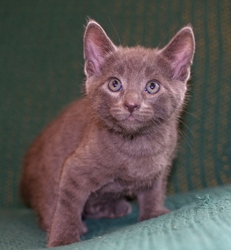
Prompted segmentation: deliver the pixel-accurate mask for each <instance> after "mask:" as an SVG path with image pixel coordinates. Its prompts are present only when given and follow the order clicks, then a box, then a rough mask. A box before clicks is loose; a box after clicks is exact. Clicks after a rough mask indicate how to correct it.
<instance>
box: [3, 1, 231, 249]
mask: <svg viewBox="0 0 231 250" xmlns="http://www.w3.org/2000/svg"><path fill="white" fill-rule="evenodd" d="M86 17H91V18H93V19H95V20H96V21H98V22H99V23H100V24H101V25H102V26H103V27H104V29H105V30H106V32H107V33H108V35H109V36H110V37H111V38H112V40H113V41H114V42H115V44H122V45H124V46H133V45H137V44H141V45H144V46H148V47H156V46H158V47H162V46H164V45H165V44H166V43H167V42H168V41H169V39H170V38H171V37H172V36H173V35H174V34H175V33H176V32H177V31H178V30H179V29H180V28H181V27H183V26H184V25H186V24H188V23H191V24H192V26H193V28H194V32H195V36H196V54H195V59H194V64H193V67H192V77H191V80H190V83H189V85H190V92H189V95H190V96H191V97H190V101H189V103H188V106H187V108H186V110H185V112H184V115H183V118H182V123H181V127H180V131H181V134H182V136H181V139H180V142H179V151H178V152H179V153H178V157H177V159H176V160H175V162H174V167H173V171H172V175H171V176H170V183H169V188H168V194H169V195H170V197H169V199H168V201H167V203H168V204H169V206H170V207H171V208H172V209H174V212H173V213H170V214H168V215H164V216H162V217H159V218H157V219H153V220H150V221H147V222H143V223H140V224H137V223H136V217H137V209H138V208H137V206H136V204H135V203H134V212H133V213H132V214H131V215H130V216H128V217H126V218H122V219H116V220H99V221H94V220H93V221H88V222H87V223H88V226H89V229H90V230H89V232H88V234H87V235H86V236H84V238H83V239H89V240H88V241H83V242H82V243H77V244H74V245H72V246H66V247H63V249H77V248H78V249H100V250H101V249H154V247H156V248H155V249H177V250H178V249H182V250H183V249H229V247H228V246H230V247H231V242H230V240H229V237H228V234H229V235H230V230H231V229H230V228H231V226H229V225H230V224H231V223H229V222H230V219H231V218H230V208H231V207H230V205H231V204H230V203H231V198H229V197H230V192H231V188H230V187H229V186H225V185H226V184H229V183H231V133H230V129H231V108H230V107H231V98H230V96H231V50H230V47H231V2H230V1H229V0H220V1H218V0H214V1H206V0H205V1H200V0H195V1H190V0H189V1H184V0H179V1H171V0H159V1H157V0H143V1H141V0H127V1H123V0H117V1H94V0H86V1H84V0H68V1H66V0H49V1H47V0H39V1H37V0H30V1H28V0H20V1H17V0H1V1H0V249H36V248H37V249H39V248H44V247H45V240H46V236H45V233H44V232H43V231H41V230H40V229H38V228H37V224H36V222H35V217H34V214H33V213H32V212H31V211H30V210H28V209H27V208H25V207H24V206H23V204H22V203H21V202H20V200H19V195H18V183H19V179H20V168H21V162H22V157H23V154H24V153H25V151H26V149H27V148H28V146H29V144H30V142H31V141H32V140H33V138H34V137H35V136H36V135H37V134H38V133H39V132H40V131H41V130H42V128H43V127H44V126H45V125H46V124H47V123H48V122H49V121H50V120H52V119H53V118H54V117H55V116H56V115H57V114H58V113H59V112H60V110H61V109H62V108H63V107H64V106H65V105H67V104H68V103H70V102H71V101H73V100H74V99H76V98H78V97H79V96H80V95H81V86H82V83H83V79H84V75H83V73H82V72H83V53H82V35H83V31H84V29H83V25H85V23H86ZM216 186H220V187H219V188H215V189H212V188H211V187H216ZM205 188H207V189H205ZM192 190H198V191H193V192H192V193H187V194H183V195H182V194H180V193H182V192H187V191H192ZM173 194H174V195H173ZM172 195H173V196H172ZM175 227H176V228H175ZM217 235H219V237H218V236H217ZM94 237H96V238H94ZM131 246H132V248H130V247H131ZM61 249H62V248H61Z"/></svg>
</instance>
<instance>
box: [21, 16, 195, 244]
mask: <svg viewBox="0 0 231 250" xmlns="http://www.w3.org/2000/svg"><path fill="white" fill-rule="evenodd" d="M194 47H195V42H194V35H193V31H192V29H191V27H190V26H186V27H184V28H183V29H181V30H180V31H179V32H178V33H177V34H176V35H175V36H174V38H173V39H172V40H171V41H170V42H169V44H168V45H167V46H166V47H164V48H163V49H161V50H159V49H146V48H143V47H140V46H138V47H134V48H123V47H117V46H115V45H114V44H113V43H112V41H111V40H110V39H109V37H108V36H107V35H106V33H105V31H104V30H103V29H102V27H101V26H100V25H99V24H98V23H96V22H95V21H93V20H90V21H89V22H88V24H87V27H86V30H85V35H84V59H85V68H84V72H85V74H86V83H85V88H86V95H85V96H84V97H83V98H82V99H80V100H78V101H76V102H74V103H72V104H71V105H70V106H68V107H67V108H66V109H65V110H64V111H63V112H62V113H61V115H59V116H58V117H57V118H56V119H55V120H54V121H53V122H52V123H51V124H50V125H48V126H47V128H46V129H45V130H44V131H43V133H42V134H41V135H40V136H39V137H38V138H37V139H36V140H35V141H34V142H33V144H32V145H31V147H30V149H29V151H28V152H27V154H26V156H25V161H24V166H23V176H22V182H21V194H22V197H23V199H24V200H25V201H26V202H27V203H28V204H29V205H30V206H31V207H32V208H33V209H34V210H35V211H36V213H37V215H38V218H39V222H40V225H41V227H42V228H43V229H44V230H46V231H47V232H48V246H49V247H53V246H59V245H66V244H70V243H73V242H76V241H80V236H81V235H82V234H83V233H85V232H86V231H87V228H86V226H85V225H84V223H83V221H82V217H90V218H100V217H110V218H114V217H120V216H124V215H126V214H128V213H130V212H131V206H130V204H129V203H128V202H127V201H126V200H125V198H124V196H125V195H128V196H129V195H132V196H136V197H137V199H138V203H139V221H143V220H147V219H150V218H153V217H157V216H159V215H162V214H165V213H168V212H169V210H168V209H166V208H165V207H164V199H165V192H166V184H167V177H168V175H169V172H170V168H171V164H172V160H173V158H174V156H175V149H176V145H177V134H178V131H177V130H178V121H179V119H178V118H179V115H180V113H181V111H182V108H183V105H184V100H185V94H186V91H187V85H186V82H187V80H188V79H189V77H190V66H191V64H192V59H193V54H194Z"/></svg>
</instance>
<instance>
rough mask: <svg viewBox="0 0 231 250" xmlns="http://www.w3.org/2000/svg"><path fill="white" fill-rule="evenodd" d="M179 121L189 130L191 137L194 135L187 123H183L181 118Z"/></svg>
mask: <svg viewBox="0 0 231 250" xmlns="http://www.w3.org/2000/svg"><path fill="white" fill-rule="evenodd" d="M179 121H180V123H182V124H183V125H184V126H185V127H186V128H187V129H188V130H189V132H190V133H191V134H192V135H193V137H195V135H194V133H193V132H192V130H191V129H190V128H189V126H188V125H186V123H184V122H183V121H182V120H181V119H179Z"/></svg>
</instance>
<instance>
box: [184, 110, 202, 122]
mask: <svg viewBox="0 0 231 250" xmlns="http://www.w3.org/2000/svg"><path fill="white" fill-rule="evenodd" d="M183 112H184V113H186V114H189V115H191V116H193V117H195V118H197V119H198V120H199V121H201V119H200V118H199V117H198V116H196V115H195V114H193V113H190V112H188V111H186V110H184V111H183Z"/></svg>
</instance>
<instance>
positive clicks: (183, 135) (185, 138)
mask: <svg viewBox="0 0 231 250" xmlns="http://www.w3.org/2000/svg"><path fill="white" fill-rule="evenodd" d="M179 133H180V135H181V136H182V137H183V138H184V140H185V141H186V143H187V144H188V146H189V148H190V150H192V151H193V149H192V147H191V145H190V143H189V140H188V139H187V137H186V135H185V134H184V133H183V131H180V130H179Z"/></svg>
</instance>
